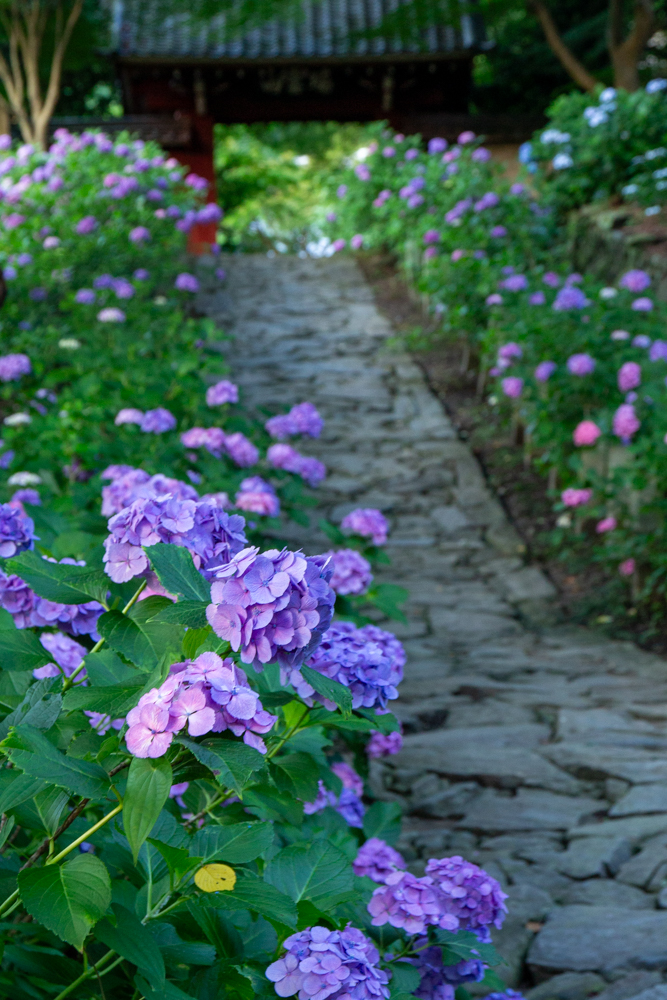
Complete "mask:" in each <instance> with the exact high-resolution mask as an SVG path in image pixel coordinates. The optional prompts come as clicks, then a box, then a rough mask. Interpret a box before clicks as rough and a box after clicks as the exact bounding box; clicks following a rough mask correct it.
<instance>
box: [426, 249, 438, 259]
mask: <svg viewBox="0 0 667 1000" xmlns="http://www.w3.org/2000/svg"><path fill="white" fill-rule="evenodd" d="M437 256H438V248H437V247H426V249H425V250H424V260H432V259H433V257H437Z"/></svg>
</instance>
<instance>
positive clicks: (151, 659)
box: [97, 597, 181, 670]
mask: <svg viewBox="0 0 667 1000" xmlns="http://www.w3.org/2000/svg"><path fill="white" fill-rule="evenodd" d="M165 603H168V601H167V598H165V597H148V598H146V600H145V601H140V602H139V603H138V604H136V605H135V606H134V607H133V608H131V610H130V612H129V613H128V614H127V615H124V614H122V613H121V612H120V611H107V612H106V614H103V615H101V616H100V618H99V621H98V623H97V629H98V631H99V633H100V635H101V636H103V638H104V639H106V641H107V642H108V644H109V646H111V648H112V649H114V650H115V651H116V652H117V653H121V654H122V655H123V656H124V657H125V658H126V659H128V660H130V662H131V663H134V664H136V666H138V667H140V668H141V669H142V670H152V669H153V668H154V667H155V666H156V664H157V663H158V662H159V661H160V660H161V659H162V657H163V656H164V655H165V653H167V652H173V653H174V654H175V656H174V659H175V660H176V659H178V654H179V653H180V648H181V639H180V629H179V626H177V625H171V626H169V625H156V624H154V623H153V622H151V621H150V618H151V617H152V616H153V615H154V614H156V611H157V609H160V608H162V607H163V606H164V604H165Z"/></svg>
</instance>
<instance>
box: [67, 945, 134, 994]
mask: <svg viewBox="0 0 667 1000" xmlns="http://www.w3.org/2000/svg"><path fill="white" fill-rule="evenodd" d="M115 954H116V952H115V951H113V950H112V951H108V952H107V953H106V955H102V957H101V958H100V960H99V961H98V962H96V963H95V965H91V966H90V968H89V969H86V971H85V972H82V973H81V975H80V976H79V977H78V979H75V980H74V982H73V983H70V984H69V986H66V987H65V989H64V990H63V991H62V993H59V994H58V996H57V997H56V998H55V1000H65V997H68V996H69V995H70V993H73V992H74V990H75V989H76V988H77V986H80V985H81V983H83V982H85V980H86V979H90V977H91V976H94V975H95V974H96V973H97V972H98V971H99V969H100V968H101V967H102V966H103V965H106V963H107V962H108V961H109V959H110V958H113V956H114V955H115ZM122 961H123V958H122V955H121V956H119V957H118V959H117V960H116V961H115V962H114V963H113V965H110V966H109V968H108V969H107V970H106V971H107V972H111V970H112V969H113V968H114V967H115V966H116V965H118V963H119V962H122Z"/></svg>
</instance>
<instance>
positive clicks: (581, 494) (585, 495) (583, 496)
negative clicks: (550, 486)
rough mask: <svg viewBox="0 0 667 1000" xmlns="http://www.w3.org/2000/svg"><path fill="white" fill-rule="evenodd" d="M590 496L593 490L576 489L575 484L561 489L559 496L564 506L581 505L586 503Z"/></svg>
mask: <svg viewBox="0 0 667 1000" xmlns="http://www.w3.org/2000/svg"><path fill="white" fill-rule="evenodd" d="M592 496H593V490H590V489H577V488H576V487H575V486H569V487H568V488H567V489H566V490H563V492H562V493H561V495H560V498H561V500H562V501H563V503H564V504H565V506H566V507H582V506H583V505H584V504H587V503H588V501H589V500H590V499H591V497H592Z"/></svg>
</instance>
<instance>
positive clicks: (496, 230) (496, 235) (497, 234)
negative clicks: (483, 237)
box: [489, 226, 507, 240]
mask: <svg viewBox="0 0 667 1000" xmlns="http://www.w3.org/2000/svg"><path fill="white" fill-rule="evenodd" d="M489 236H491V238H492V239H494V240H497V239H501V238H502V237H503V236H507V229H506V228H505V226H493V228H492V229H491V230H490V232H489Z"/></svg>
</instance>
